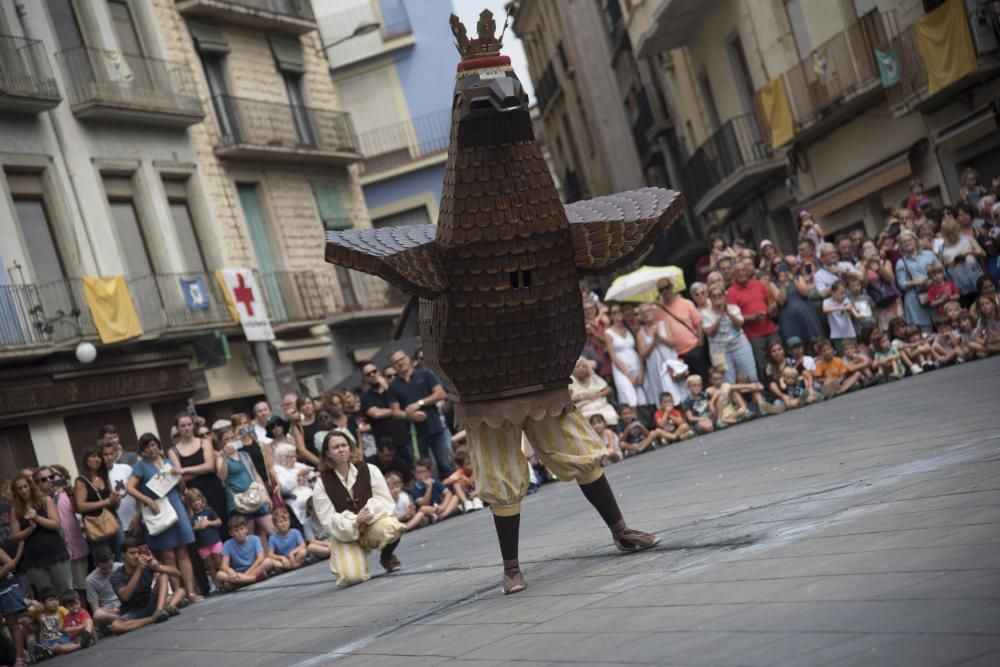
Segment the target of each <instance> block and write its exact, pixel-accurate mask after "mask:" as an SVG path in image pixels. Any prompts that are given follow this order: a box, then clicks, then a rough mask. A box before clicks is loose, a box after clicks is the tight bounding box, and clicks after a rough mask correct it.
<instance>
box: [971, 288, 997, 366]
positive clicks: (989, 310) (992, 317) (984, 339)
mask: <svg viewBox="0 0 1000 667" xmlns="http://www.w3.org/2000/svg"><path fill="white" fill-rule="evenodd" d="M976 310H977V311H978V313H979V326H978V327H977V328H976V343H977V344H978V345H979V346H980V347H981V348H982V349H983V350H985V351H986V353H987V354H1000V318H998V317H997V306H996V302H995V301H994V300H993V299H992V298H990V297H989V296H988V295H986V294H981V295H980V296H979V298H978V299H976Z"/></svg>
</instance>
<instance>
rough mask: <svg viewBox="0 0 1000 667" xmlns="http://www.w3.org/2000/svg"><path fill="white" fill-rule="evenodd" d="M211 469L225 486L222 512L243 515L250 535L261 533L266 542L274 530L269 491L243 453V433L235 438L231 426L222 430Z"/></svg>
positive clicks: (251, 429)
mask: <svg viewBox="0 0 1000 667" xmlns="http://www.w3.org/2000/svg"><path fill="white" fill-rule="evenodd" d="M235 417H236V415H234V419H235ZM250 437H253V425H251V426H250ZM215 472H216V475H218V477H219V479H220V480H221V481H222V484H223V486H224V487H225V489H226V513H227V514H228V515H229V516H232V515H233V514H241V515H243V516H244V517H245V518H246V520H247V527H248V528H249V530H250V534H251V535H254V534H257V535H258V536H259V535H260V534H263V535H264V539H263V542H265V543H266V542H267V536H268V535H271V534H273V533H274V523H273V522H272V521H271V501H270V490H269V489H268V488H267V485H266V484H264V480H263V478H262V477H261V476H260V473H258V472H257V468H256V467H255V466H254V462H253V459H252V458H251V456H250V455H249V454H248V453H247V452H246V436H240V437H239V438H237V436H236V434H235V433H234V432H233V431H232V430H231V429H229V430H226V431H224V432H223V433H222V452H220V455H219V456H218V457H216V460H215Z"/></svg>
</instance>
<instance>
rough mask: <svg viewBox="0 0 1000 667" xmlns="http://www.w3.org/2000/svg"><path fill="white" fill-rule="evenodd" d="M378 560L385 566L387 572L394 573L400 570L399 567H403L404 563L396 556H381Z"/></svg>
mask: <svg viewBox="0 0 1000 667" xmlns="http://www.w3.org/2000/svg"><path fill="white" fill-rule="evenodd" d="M378 562H379V564H380V565H381V566H382V567H383V568H385V573H386V574H392V573H393V572H398V571H399V568H401V567H402V564H401V563H400V562H399V559H398V558H396V557H395V556H389V558H387V559H386V558H380V559H379V561H378Z"/></svg>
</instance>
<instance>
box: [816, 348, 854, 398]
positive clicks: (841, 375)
mask: <svg viewBox="0 0 1000 667" xmlns="http://www.w3.org/2000/svg"><path fill="white" fill-rule="evenodd" d="M815 344H816V350H817V351H818V352H819V354H820V358H819V359H817V360H816V375H815V377H816V380H817V381H819V382H821V383H822V385H823V395H824V396H825V397H832V396H839V395H841V394H846V393H847V392H849V391H851V390H852V389H854V388H856V387H859V386H860V385H861V374H860V373H857V372H855V373H851V372H850V371H848V370H847V365H846V364H844V360H843V359H841V358H840V357H838V356H836V355H835V354H834V352H833V343H831V342H830V341H829V340H827V339H826V338H817V339H816V343H815Z"/></svg>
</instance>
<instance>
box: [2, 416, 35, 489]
mask: <svg viewBox="0 0 1000 667" xmlns="http://www.w3.org/2000/svg"><path fill="white" fill-rule="evenodd" d="M37 465H38V459H37V458H36V456H35V447H34V445H33V444H32V442H31V431H30V430H29V429H28V425H27V424H16V425H14V426H7V427H4V428H0V475H2V476H3V479H11V478H12V477H14V476H15V475H17V473H18V471H20V470H24V469H25V468H34V467H36V466H37Z"/></svg>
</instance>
